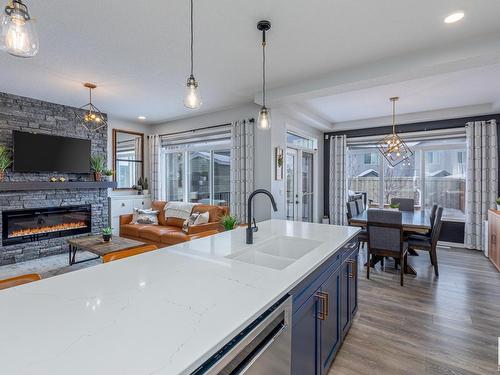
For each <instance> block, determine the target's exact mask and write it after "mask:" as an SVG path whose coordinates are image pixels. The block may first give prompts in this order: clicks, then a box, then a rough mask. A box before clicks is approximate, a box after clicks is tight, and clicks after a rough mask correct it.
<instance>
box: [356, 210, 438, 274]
mask: <svg viewBox="0 0 500 375" xmlns="http://www.w3.org/2000/svg"><path fill="white" fill-rule="evenodd" d="M368 210H370V208H369V209H368ZM368 210H364V211H363V212H361V213H359V214H357V215H353V216H352V218H351V220H350V225H353V226H359V227H364V228H366V223H367V221H368ZM401 214H402V215H401V216H402V218H401V220H402V225H403V231H404V232H413V233H414V232H418V233H427V232H429V231H430V230H431V219H430V210H416V211H401ZM379 260H380V259H377V261H379ZM404 272H405V273H407V274H409V275H416V274H417V271H416V270H415V269H414V268H413V267H412V266H411V264H408V263H407V264H406V267H405V270H404Z"/></svg>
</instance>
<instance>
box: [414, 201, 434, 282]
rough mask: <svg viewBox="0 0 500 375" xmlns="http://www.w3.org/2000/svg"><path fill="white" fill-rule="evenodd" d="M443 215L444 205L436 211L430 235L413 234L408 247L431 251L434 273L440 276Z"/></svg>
mask: <svg viewBox="0 0 500 375" xmlns="http://www.w3.org/2000/svg"><path fill="white" fill-rule="evenodd" d="M442 217H443V207H439V208H438V209H437V211H436V216H435V220H434V225H433V226H432V229H431V235H430V237H429V236H425V235H418V234H413V235H411V236H409V237H408V238H407V240H408V248H410V249H413V250H415V249H417V250H425V251H428V252H429V256H430V259H431V264H432V265H433V266H434V274H435V275H436V276H439V268H438V260H437V243H438V241H439V235H440V234H441V227H442V223H443V221H442Z"/></svg>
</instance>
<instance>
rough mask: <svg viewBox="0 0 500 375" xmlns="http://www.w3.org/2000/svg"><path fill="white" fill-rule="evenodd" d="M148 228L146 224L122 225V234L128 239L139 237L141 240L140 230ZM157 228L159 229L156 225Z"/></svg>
mask: <svg viewBox="0 0 500 375" xmlns="http://www.w3.org/2000/svg"><path fill="white" fill-rule="evenodd" d="M144 227H147V225H144V224H122V225H120V234H122V235H124V236H128V237H137V238H139V230H140V229H141V228H144ZM155 227H158V226H157V225H155Z"/></svg>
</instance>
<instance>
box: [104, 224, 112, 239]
mask: <svg viewBox="0 0 500 375" xmlns="http://www.w3.org/2000/svg"><path fill="white" fill-rule="evenodd" d="M111 237H113V228H111V227H106V228H102V239H103V240H104V242H109V241H111Z"/></svg>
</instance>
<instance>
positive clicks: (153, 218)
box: [131, 208, 158, 225]
mask: <svg viewBox="0 0 500 375" xmlns="http://www.w3.org/2000/svg"><path fill="white" fill-rule="evenodd" d="M131 224H153V225H158V211H154V210H152V209H147V210H144V209H141V208H134V214H133V217H132V222H131Z"/></svg>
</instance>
